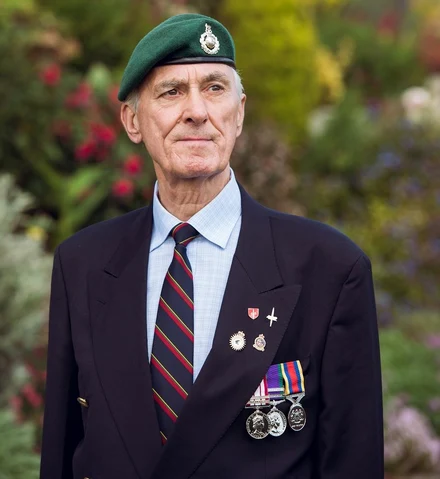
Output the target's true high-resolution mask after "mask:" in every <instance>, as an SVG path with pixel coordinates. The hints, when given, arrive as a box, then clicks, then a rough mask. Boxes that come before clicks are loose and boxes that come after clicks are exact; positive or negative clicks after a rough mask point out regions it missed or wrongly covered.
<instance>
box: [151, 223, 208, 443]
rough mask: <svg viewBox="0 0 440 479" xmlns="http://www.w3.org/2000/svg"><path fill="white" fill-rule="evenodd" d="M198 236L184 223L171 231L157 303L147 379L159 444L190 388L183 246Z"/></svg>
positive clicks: (190, 316) (190, 332) (190, 307)
mask: <svg viewBox="0 0 440 479" xmlns="http://www.w3.org/2000/svg"><path fill="white" fill-rule="evenodd" d="M197 235H198V232H197V230H196V229H195V228H193V227H192V226H191V225H189V224H188V223H180V224H178V225H177V226H176V227H175V228H173V229H172V230H171V236H172V237H173V238H174V241H175V242H176V246H175V248H174V256H173V259H172V261H171V264H170V267H169V268H168V272H167V274H166V276H165V281H164V283H163V287H162V293H161V295H160V299H159V308H158V312H157V319H156V327H155V331H154V340H153V350H152V354H151V377H152V381H153V397H154V401H155V404H156V411H157V416H158V420H159V428H160V434H161V436H162V443H163V444H165V443H166V441H167V440H168V438H169V437H170V434H171V432H172V430H173V427H174V423H175V422H176V420H177V418H178V416H179V414H180V411H181V409H182V407H183V404H184V402H185V399H186V398H187V396H188V394H189V391H190V389H191V386H192V384H193V356H194V302H193V298H194V293H193V276H192V270H191V265H190V263H189V260H188V256H187V254H186V246H187V245H188V244H189V243H190V242H191V241H192V240H193V239H194V238H195V237H196V236H197Z"/></svg>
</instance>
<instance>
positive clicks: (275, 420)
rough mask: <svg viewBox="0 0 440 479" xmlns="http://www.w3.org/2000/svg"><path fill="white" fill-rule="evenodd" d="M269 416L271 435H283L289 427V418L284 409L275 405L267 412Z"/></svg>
mask: <svg viewBox="0 0 440 479" xmlns="http://www.w3.org/2000/svg"><path fill="white" fill-rule="evenodd" d="M267 417H268V418H269V421H270V425H271V427H270V431H269V434H270V435H271V436H275V437H278V436H281V434H283V433H284V431H285V430H286V428H287V419H286V416H285V415H284V413H283V411H280V410H279V409H278V408H276V407H275V406H274V407H273V409H271V410H270V411H269V412H268V413H267Z"/></svg>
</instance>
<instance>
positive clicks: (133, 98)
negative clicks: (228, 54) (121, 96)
mask: <svg viewBox="0 0 440 479" xmlns="http://www.w3.org/2000/svg"><path fill="white" fill-rule="evenodd" d="M233 75H234V80H235V86H236V87H237V94H238V98H240V99H241V95H243V94H244V87H243V82H242V81H241V76H240V73H239V72H238V71H237V70H235V69H233ZM139 99H140V87H137V88H135V89H134V90H131V92H130V93H129V94H128V95H127V98H126V99H125V103H126V104H127V105H128V106H129V107H130V108H131V109H132V110H133V111H134V112H135V113H136V112H137V109H138V106H139Z"/></svg>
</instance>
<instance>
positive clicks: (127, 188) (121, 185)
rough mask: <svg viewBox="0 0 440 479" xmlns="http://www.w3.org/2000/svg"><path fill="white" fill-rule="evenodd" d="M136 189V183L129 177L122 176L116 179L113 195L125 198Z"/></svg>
mask: <svg viewBox="0 0 440 479" xmlns="http://www.w3.org/2000/svg"><path fill="white" fill-rule="evenodd" d="M133 191H134V184H133V182H132V181H131V180H129V179H128V178H121V179H120V180H116V181H115V182H114V183H113V186H112V192H113V195H114V196H116V197H118V198H125V197H127V196H130V195H131V194H132V193H133Z"/></svg>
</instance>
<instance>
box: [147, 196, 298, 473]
mask: <svg viewBox="0 0 440 479" xmlns="http://www.w3.org/2000/svg"><path fill="white" fill-rule="evenodd" d="M267 211H268V210H266V209H264V208H263V207H261V206H260V205H258V203H256V202H254V201H253V200H252V199H251V198H250V197H249V196H248V195H247V194H246V193H245V192H244V191H242V212H243V214H242V227H241V232H240V237H239V242H238V245H237V250H236V254H235V256H234V259H233V262H232V266H231V271H230V275H229V279H228V283H227V286H226V291H225V295H224V299H223V304H222V309H221V311H220V316H219V319H218V324H217V329H216V333H215V337H214V342H213V347H212V349H211V352H210V354H209V355H208V358H207V359H206V362H205V364H204V366H203V368H202V370H201V371H200V374H199V376H198V378H197V380H196V382H195V384H194V386H193V389H192V390H191V393H190V395H189V397H188V399H187V401H186V404H185V407H184V408H183V411H182V412H181V415H180V416H179V418H178V420H177V422H176V426H175V429H174V431H173V434H172V436H171V437H170V439H169V441H168V443H167V445H166V446H165V447H164V451H163V454H162V456H161V458H160V460H159V463H158V464H157V467H156V468H155V470H154V473H153V476H152V477H153V479H161V478H164V477H173V478H175V479H179V478H188V477H189V476H190V475H191V474H192V473H193V472H194V471H195V470H196V469H197V467H198V466H199V465H200V464H201V463H202V462H203V460H204V458H205V457H206V456H207V455H208V454H209V452H210V451H211V449H212V448H213V447H214V446H215V444H216V443H217V442H218V441H219V440H220V438H221V436H222V435H224V434H225V433H226V431H227V429H228V428H229V426H230V425H231V424H232V422H233V421H234V420H235V419H236V418H237V416H238V415H239V414H240V412H241V411H242V410H243V408H244V406H245V404H246V402H247V401H248V400H249V398H250V397H251V395H252V394H253V393H254V391H255V390H256V388H257V387H258V385H259V384H260V382H261V380H262V379H263V377H264V375H265V374H266V372H267V370H268V369H269V366H270V364H271V363H272V360H273V358H274V356H275V354H276V352H277V349H278V346H279V345H280V342H281V339H282V337H283V334H284V332H285V331H286V328H287V326H288V323H289V320H290V318H291V316H292V313H293V310H294V308H295V305H296V302H297V300H298V297H299V294H300V291H301V286H300V285H288V286H286V285H283V281H282V278H281V276H280V273H279V270H278V267H277V263H276V257H275V251H274V244H273V240H272V229H271V224H270V217H269V215H268V213H267ZM248 308H259V312H260V315H259V317H258V318H257V319H256V320H252V319H250V318H249V316H248ZM272 308H274V315H275V316H276V317H277V320H276V322H274V323H273V324H272V326H270V321H269V320H267V319H266V316H267V315H269V314H270V313H271V312H272ZM238 331H242V332H244V333H245V337H246V342H247V344H246V347H245V348H244V349H243V350H242V351H234V350H232V348H231V347H230V344H229V339H230V337H231V335H233V334H234V333H236V332H238ZM260 334H263V335H264V338H265V340H266V346H265V350H264V351H259V350H257V349H256V348H254V347H253V343H254V340H255V338H257V337H258V336H259V335H260ZM195 419H196V420H197V424H202V425H204V427H203V432H200V433H196V432H195V431H197V428H195V427H194V421H195ZM207 425H209V427H208V426H207ZM243 428H245V424H243ZM249 440H252V439H251V438H249Z"/></svg>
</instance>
